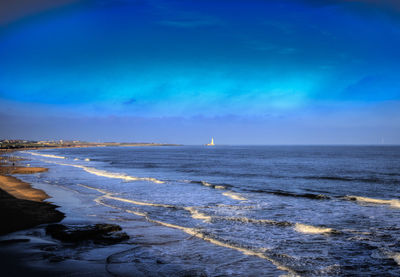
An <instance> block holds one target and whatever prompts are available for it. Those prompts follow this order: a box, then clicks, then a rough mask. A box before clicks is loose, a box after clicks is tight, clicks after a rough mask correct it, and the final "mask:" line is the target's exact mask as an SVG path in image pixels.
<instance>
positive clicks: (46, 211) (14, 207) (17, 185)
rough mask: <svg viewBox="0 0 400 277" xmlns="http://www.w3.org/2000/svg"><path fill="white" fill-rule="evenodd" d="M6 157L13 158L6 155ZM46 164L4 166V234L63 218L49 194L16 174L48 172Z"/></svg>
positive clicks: (0, 205)
mask: <svg viewBox="0 0 400 277" xmlns="http://www.w3.org/2000/svg"><path fill="white" fill-rule="evenodd" d="M2 161H5V162H6V163H10V162H12V163H15V161H9V160H8V159H7V157H4V156H2ZM47 170H48V169H47V168H43V167H23V166H15V165H14V166H10V165H4V164H3V165H1V166H0V222H1V224H0V235H5V234H8V233H11V232H15V231H18V230H23V229H28V228H32V227H35V226H37V225H40V224H44V223H53V222H59V221H61V220H62V219H63V218H64V214H63V213H61V212H60V211H58V210H56V208H57V206H56V205H53V204H51V203H48V202H45V200H46V199H48V198H49V195H47V193H46V192H45V191H43V190H40V189H36V188H33V187H32V186H31V185H30V184H29V183H26V182H24V181H22V180H20V179H18V178H17V177H14V176H12V175H13V174H34V173H39V172H46V171H47Z"/></svg>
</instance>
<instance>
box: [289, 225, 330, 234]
mask: <svg viewBox="0 0 400 277" xmlns="http://www.w3.org/2000/svg"><path fill="white" fill-rule="evenodd" d="M294 230H295V231H297V232H299V233H303V234H328V233H332V232H333V229H332V228H326V227H316V226H312V225H306V224H301V223H296V224H295V226H294Z"/></svg>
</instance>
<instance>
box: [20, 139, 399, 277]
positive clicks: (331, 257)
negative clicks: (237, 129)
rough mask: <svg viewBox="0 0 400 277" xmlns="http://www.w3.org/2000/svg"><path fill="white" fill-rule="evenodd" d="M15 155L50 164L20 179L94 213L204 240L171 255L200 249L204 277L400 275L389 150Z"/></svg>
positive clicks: (394, 154) (165, 149)
mask: <svg viewBox="0 0 400 277" xmlns="http://www.w3.org/2000/svg"><path fill="white" fill-rule="evenodd" d="M18 155H19V156H21V157H25V158H28V159H29V160H28V161H25V163H29V165H30V166H44V167H48V168H49V171H48V172H47V173H43V174H36V175H32V176H31V175H24V176H23V178H24V180H27V181H30V182H36V183H37V182H42V183H47V184H49V185H57V186H61V187H64V188H66V189H68V190H71V191H74V192H75V193H77V194H82V195H83V194H84V195H90V196H91V197H92V201H93V203H94V204H95V207H98V211H99V212H100V209H107V211H108V214H107V216H108V217H109V218H112V219H116V220H118V219H121V220H122V219H123V220H124V222H125V224H129V216H131V215H132V216H136V217H141V218H142V219H143V220H144V221H148V222H151V223H153V224H156V225H160V226H164V227H165V228H170V229H171V230H172V229H173V230H176V231H177V232H180V233H183V234H187V235H189V236H188V237H190V238H192V239H194V240H201V241H203V242H204V244H205V245H209V246H210V247H209V248H207V247H205V248H202V249H201V250H199V249H175V253H178V252H179V251H186V252H190V253H199V252H201V251H203V252H204V253H199V255H201V256H202V257H204V256H207V257H211V258H207V260H206V261H203V262H204V263H205V266H206V267H207V263H209V267H210V268H213V269H212V270H211V269H210V271H209V272H208V274H209V275H211V276H216V275H218V274H217V273H216V272H217V271H216V270H215V269H216V268H217V267H219V266H221V265H222V264H225V267H228V268H229V264H230V263H231V264H232V270H231V271H230V273H231V274H229V271H225V273H224V274H225V275H235V274H236V275H240V276H256V275H259V273H260V272H263V273H265V275H266V276H275V275H276V276H278V275H281V273H282V274H287V275H289V276H290V275H292V276H294V275H299V276H400V147H399V146H214V147H207V146H159V147H88V148H64V149H63V148H59V149H48V150H29V151H21V152H18ZM102 211H104V210H102ZM82 212H83V213H84V212H85V211H84V209H82ZM91 213H94V214H95V213H96V209H95V210H94V211H93V210H92V211H91ZM189 248H190V247H189ZM215 249H229V250H230V251H236V252H237V253H238V255H240V256H238V257H240V258H237V259H236V260H234V261H232V259H231V258H229V257H226V258H225V257H224V255H222V256H221V254H220V252H218V253H217V252H215V253H214V252H213V251H216V250H215ZM196 251H197V252H196ZM213 255H214V258H212V257H213ZM217 256H218V257H217ZM181 259H182V261H181V262H182V263H185V262H186V261H185V258H181ZM212 261H218V262H215V264H212V263H213V262H212ZM201 262H202V261H201V259H200V260H199V261H198V263H201ZM233 264H234V266H233ZM240 268H242V269H243V268H245V269H246V271H245V272H244V271H240V270H239V269H240ZM271 268H276V270H277V271H276V272H275V271H273V270H272V271H271ZM227 272H228V273H227ZM277 272H280V273H279V274H278V273H277ZM224 274H220V275H224Z"/></svg>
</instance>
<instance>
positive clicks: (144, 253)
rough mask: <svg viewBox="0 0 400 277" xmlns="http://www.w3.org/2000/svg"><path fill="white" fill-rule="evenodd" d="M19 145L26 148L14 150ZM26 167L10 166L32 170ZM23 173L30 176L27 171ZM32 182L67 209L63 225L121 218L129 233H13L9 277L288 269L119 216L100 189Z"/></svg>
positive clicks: (1, 256)
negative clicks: (67, 236) (73, 237)
mask: <svg viewBox="0 0 400 277" xmlns="http://www.w3.org/2000/svg"><path fill="white" fill-rule="evenodd" d="M19 150H24V149H18V150H16V151H19ZM24 163H26V161H25V162H24ZM38 166H41V165H40V164H39V165H38ZM28 168H29V167H27V168H25V169H18V170H16V169H11V168H8V169H7V170H9V171H10V172H21V170H22V171H25V173H28V171H29V170H28ZM29 169H32V168H29ZM13 170H16V171H13ZM40 170H43V169H40ZM34 171H35V170H34ZM18 174H19V173H18ZM18 177H19V176H18ZM71 177H72V179H73V176H71ZM20 178H21V179H22V180H30V178H27V179H24V178H23V176H22V177H20ZM29 182H30V181H29ZM32 185H33V187H34V188H38V189H40V190H41V191H43V193H46V195H47V193H48V195H50V196H51V201H52V202H54V203H56V204H57V205H58V206H59V207H58V210H60V211H61V212H62V213H63V214H65V218H64V219H63V220H62V221H61V222H60V223H61V224H56V225H63V226H65V227H66V228H69V230H74V229H79V228H82V227H84V228H86V227H87V226H94V225H98V224H105V225H110V224H115V223H117V224H118V225H116V226H118V227H119V228H120V229H122V231H125V232H127V234H129V237H130V238H129V239H127V240H124V241H121V242H117V243H115V244H114V243H113V244H104V243H100V244H96V243H95V241H94V240H92V239H89V240H84V241H79V242H76V243H75V242H73V243H71V242H70V241H62V240H59V239H58V238H57V237H55V236H52V235H51V234H49V233H48V232H47V228H46V224H43V225H39V226H36V227H35V228H31V229H26V230H25V229H24V230H22V231H19V232H14V233H11V234H9V235H5V236H3V237H1V238H0V266H2V268H6V272H8V273H10V274H9V275H10V276H20V275H21V274H22V275H23V274H26V273H31V272H33V273H34V274H33V275H32V274H30V276H54V275H61V276H67V275H68V276H69V275H77V276H82V275H88V276H150V275H151V276H203V277H204V276H210V275H211V276H213V275H218V274H219V275H227V274H228V275H229V274H231V273H232V272H236V275H235V276H243V274H245V272H248V271H249V270H250V269H251V270H252V271H254V272H258V276H262V275H263V274H264V271H267V272H269V273H270V274H272V275H274V276H279V275H281V274H283V273H285V272H286V270H285V269H282V268H280V267H279V266H276V265H275V264H273V263H270V262H266V261H265V259H260V258H259V257H258V256H254V255H248V253H247V252H246V251H242V250H240V249H239V250H238V249H237V248H235V247H229V246H228V247H226V245H224V244H220V243H212V242H210V241H208V240H204V239H202V238H200V237H199V236H196V235H193V234H192V233H191V232H189V233H188V232H184V231H182V230H181V229H179V228H178V229H177V228H175V227H174V226H172V225H166V224H161V223H160V222H158V221H152V220H147V218H146V217H143V215H136V214H132V213H123V216H116V213H119V210H115V209H113V208H110V207H107V206H102V205H99V204H98V203H97V202H96V201H95V200H96V199H97V198H98V197H99V195H98V193H97V192H94V193H83V194H82V193H77V192H76V191H73V190H69V189H68V188H65V187H64V186H60V185H57V184H49V183H46V182H40V181H39V182H32ZM29 186H30V185H29ZM48 195H47V196H48ZM46 199H47V198H46ZM36 203H39V202H36ZM121 211H122V210H121ZM88 224H90V225H88ZM52 225H54V224H52ZM50 226H51V225H50ZM27 228H30V227H27ZM21 229H22V228H21ZM12 257H13V258H12ZM242 260H246V261H249V263H246V266H245V267H243V266H242V264H241V263H239V264H237V265H236V264H235V263H233V264H232V263H230V262H227V261H242ZM205 261H208V262H205ZM254 268H256V269H254ZM241 274H242V275H241Z"/></svg>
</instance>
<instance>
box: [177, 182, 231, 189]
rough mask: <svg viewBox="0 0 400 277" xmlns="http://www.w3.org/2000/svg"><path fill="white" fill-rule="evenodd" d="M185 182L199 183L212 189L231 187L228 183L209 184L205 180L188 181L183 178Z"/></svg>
mask: <svg viewBox="0 0 400 277" xmlns="http://www.w3.org/2000/svg"><path fill="white" fill-rule="evenodd" d="M184 182H186V183H191V184H200V185H202V186H205V187H209V188H213V189H221V190H223V189H227V188H228V187H232V186H231V185H228V184H211V183H209V182H206V181H190V180H184Z"/></svg>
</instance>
